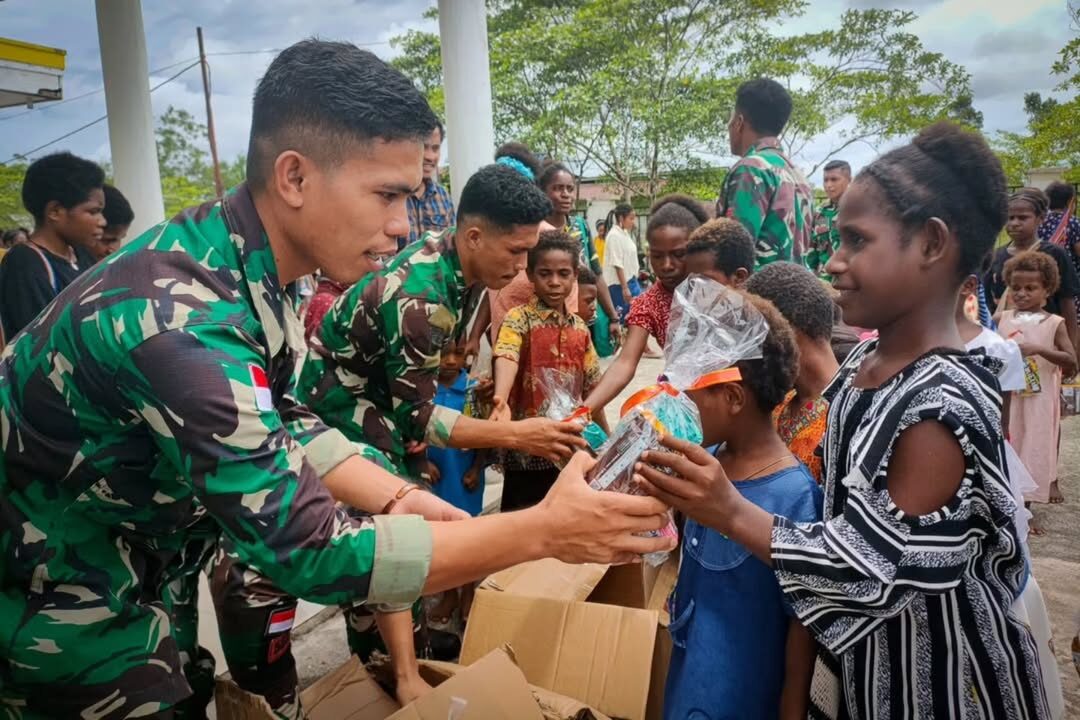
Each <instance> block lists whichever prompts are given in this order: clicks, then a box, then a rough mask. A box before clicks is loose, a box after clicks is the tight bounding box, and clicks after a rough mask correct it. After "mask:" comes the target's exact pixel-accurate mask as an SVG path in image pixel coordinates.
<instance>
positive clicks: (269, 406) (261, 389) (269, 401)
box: [248, 365, 274, 410]
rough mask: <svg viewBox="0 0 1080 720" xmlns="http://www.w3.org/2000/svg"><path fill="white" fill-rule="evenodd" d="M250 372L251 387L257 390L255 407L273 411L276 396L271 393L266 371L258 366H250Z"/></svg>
mask: <svg viewBox="0 0 1080 720" xmlns="http://www.w3.org/2000/svg"><path fill="white" fill-rule="evenodd" d="M248 371H249V372H250V373H251V385H252V387H254V388H255V407H257V408H258V409H260V410H273V409H274V396H273V394H272V393H271V392H270V381H269V380H268V379H267V377H266V371H265V370H263V369H262V368H261V367H259V366H258V365H248Z"/></svg>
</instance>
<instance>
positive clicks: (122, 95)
mask: <svg viewBox="0 0 1080 720" xmlns="http://www.w3.org/2000/svg"><path fill="white" fill-rule="evenodd" d="M95 5H96V8H97V28H98V42H99V44H100V45H101V71H102V74H103V75H104V76H105V108H106V111H107V112H108V114H109V146H110V147H111V149H112V164H113V180H114V182H115V183H116V187H117V188H118V189H119V190H120V192H122V193H124V195H125V196H126V197H127V199H128V201H129V202H130V203H131V209H132V210H134V211H135V222H133V223H132V225H131V229H130V230H129V231H128V239H129V240H130V239H133V238H135V237H138V236H139V235H140V234H142V232H143V231H144V230H146V229H147V228H150V227H151V226H153V225H156V224H158V223H159V222H161V221H162V220H164V219H165V207H164V202H163V200H162V198H161V172H160V170H159V169H158V160H157V145H156V144H155V143H154V115H153V112H152V111H151V109H150V71H149V66H148V65H147V60H146V35H145V34H144V33H143V19H142V6H141V4H140V0H95Z"/></svg>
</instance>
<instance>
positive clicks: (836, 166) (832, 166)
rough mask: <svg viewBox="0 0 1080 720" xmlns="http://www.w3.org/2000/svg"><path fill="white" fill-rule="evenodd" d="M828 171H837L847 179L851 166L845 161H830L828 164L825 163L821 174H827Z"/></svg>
mask: <svg viewBox="0 0 1080 720" xmlns="http://www.w3.org/2000/svg"><path fill="white" fill-rule="evenodd" d="M830 170H839V171H841V172H842V173H844V174H846V175H847V176H848V177H851V165H850V164H849V163H848V161H847V160H830V161H829V162H827V163H825V169H824V171H823V172H829V171H830Z"/></svg>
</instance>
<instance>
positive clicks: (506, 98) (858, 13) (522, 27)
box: [394, 0, 977, 198]
mask: <svg viewBox="0 0 1080 720" xmlns="http://www.w3.org/2000/svg"><path fill="white" fill-rule="evenodd" d="M807 7H808V3H806V2H804V1H803V0H752V1H749V2H743V3H732V2H728V1H727V0H695V1H692V2H675V0H563V1H561V2H558V3H555V2H550V0H490V1H489V3H488V8H489V16H488V35H489V43H490V47H491V75H492V94H493V101H494V112H495V128H496V134H497V135H498V137H500V138H516V139H520V140H523V141H525V142H527V143H529V144H530V145H532V146H533V147H534V149H535V150H537V151H538V152H540V153H543V154H548V155H552V156H556V157H559V158H561V159H563V160H565V161H568V162H569V163H570V164H571V165H572V167H573V168H574V169H576V170H578V171H579V172H580V171H591V173H592V174H600V175H603V176H604V177H606V178H608V179H609V181H610V183H611V185H612V186H613V187H615V188H617V189H619V190H621V191H622V193H623V194H624V196H631V195H634V194H641V195H645V196H647V197H650V198H652V197H655V195H656V194H657V193H658V192H659V191H660V190H661V188H662V187H664V182H665V181H664V178H666V177H668V176H673V175H676V174H678V173H679V172H680V171H685V170H693V169H695V168H697V167H699V166H700V165H701V164H702V162H705V163H706V164H710V163H711V164H715V161H716V159H717V158H718V156H726V155H727V141H726V122H727V118H728V116H729V114H730V112H731V107H732V104H733V96H734V91H735V88H736V87H737V85H738V83H739V81H740V80H742V79H745V78H747V77H754V76H757V75H768V76H771V77H774V78H777V79H778V80H780V81H781V82H784V83H786V84H787V85H788V87H789V88H790V89H791V90H792V94H793V96H794V101H795V107H796V109H795V113H794V116H793V121H792V123H791V125H790V127H789V129H788V132H787V133H786V135H785V138H784V139H785V141H787V142H788V143H789V146H790V147H792V149H793V150H794V151H795V154H800V153H803V152H804V151H807V150H808V149H809V147H810V143H811V141H814V140H816V139H818V138H820V137H821V136H822V135H823V134H824V133H826V132H827V131H831V132H830V136H837V135H838V136H839V141H838V142H837V144H836V146H834V147H832V148H828V149H826V150H825V151H824V152H820V151H819V152H817V153H816V154H815V156H814V157H813V158H812V160H813V161H814V162H816V163H817V164H818V165H819V164H821V163H822V162H824V161H825V160H827V159H828V158H829V157H832V156H833V155H835V154H836V153H837V152H840V151H842V150H843V149H844V148H846V147H848V146H849V145H851V144H854V143H856V142H870V143H874V142H878V141H880V140H882V139H886V138H891V137H895V136H898V135H904V134H910V133H911V132H913V131H914V130H915V129H917V128H918V127H921V126H922V125H923V124H925V123H926V122H927V121H929V120H932V119H935V118H938V117H943V116H947V115H949V114H950V106H951V105H955V102H956V99H958V98H962V97H963V96H964V95H965V94H966V95H967V96H968V98H970V87H969V79H968V75H967V73H966V72H965V71H964V70H963V69H962V68H960V67H959V66H957V65H955V64H953V63H951V62H949V61H948V60H946V59H945V58H944V57H943V56H941V55H940V54H938V53H930V52H928V51H926V50H925V49H924V48H923V47H922V44H921V42H920V41H919V39H918V38H917V37H916V36H914V35H912V34H911V33H908V32H906V31H905V27H906V26H907V25H909V24H910V23H911V22H913V21H914V19H915V15H914V14H913V13H909V12H901V11H883V10H850V11H848V12H845V13H844V14H843V15H842V17H841V20H840V25H839V27H838V28H836V29H831V30H826V31H823V32H819V33H810V34H805V35H798V36H785V35H783V34H781V33H780V32H778V31H782V29H783V25H784V23H785V22H786V21H787V20H789V19H790V18H792V17H795V16H798V15H800V14H801V13H802V12H803V11H804V9H805V8H807ZM433 15H434V11H432V13H430V14H429V17H431V16H433ZM394 43H395V45H396V47H397V48H398V49H400V50H401V53H402V54H401V55H400V56H399V57H398V58H397V59H396V60H395V61H394V62H395V64H396V65H397V66H398V67H399V68H400V69H402V70H403V71H404V72H406V73H407V74H408V75H409V76H410V77H412V78H413V79H414V81H415V82H416V83H417V84H418V86H419V87H420V88H421V90H423V91H424V92H425V93H427V94H428V97H429V99H430V100H431V102H432V104H433V105H434V106H436V108H439V107H441V103H442V95H441V93H442V75H441V61H440V57H439V39H438V36H437V35H434V34H431V33H423V32H418V31H411V32H409V33H406V34H405V35H403V36H401V37H398V38H395V40H394ZM967 108H968V109H969V110H970V112H969V111H968V110H965V107H964V105H963V104H962V103H961V104H960V105H958V106H956V107H954V108H952V112H953V113H957V114H965V116H966V118H967V120H968V121H970V120H973V119H975V118H976V117H977V115H975V113H977V111H975V110H974V108H972V107H971V106H970V102H968V104H967ZM451 132H453V128H451ZM803 159H804V160H805V159H807V158H803ZM815 167H816V165H815ZM714 192H715V190H714Z"/></svg>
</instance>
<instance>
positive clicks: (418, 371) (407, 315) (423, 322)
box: [351, 290, 461, 448]
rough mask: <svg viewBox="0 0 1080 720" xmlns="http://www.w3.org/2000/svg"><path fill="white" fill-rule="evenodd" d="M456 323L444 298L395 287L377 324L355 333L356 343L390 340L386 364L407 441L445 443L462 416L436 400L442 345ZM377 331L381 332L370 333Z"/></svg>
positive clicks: (396, 420) (381, 308) (398, 421)
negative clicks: (405, 292)
mask: <svg viewBox="0 0 1080 720" xmlns="http://www.w3.org/2000/svg"><path fill="white" fill-rule="evenodd" d="M456 323H457V317H456V316H455V314H454V311H453V310H451V309H450V308H449V307H447V306H446V305H444V304H443V303H441V302H438V301H435V300H431V299H427V298H421V297H415V296H408V295H405V296H403V295H401V294H398V293H397V292H396V291H393V290H390V295H389V297H388V296H387V295H386V294H385V293H384V296H383V301H382V302H381V303H380V306H379V313H378V317H377V320H376V322H375V323H374V324H373V326H365V328H366V329H365V330H364V331H363V332H362V333H361V335H360V336H354V337H352V338H351V342H352V345H353V346H354V347H364V346H365V345H364V343H371V342H382V343H384V344H385V346H386V353H385V358H384V366H385V368H386V382H387V386H388V387H389V388H390V395H391V397H392V398H393V403H394V411H393V416H394V424H395V425H396V426H397V429H398V431H399V432H400V433H401V437H402V440H403V441H404V442H408V441H410V440H415V441H416V442H427V443H428V444H430V445H432V446H433V447H438V448H444V447H446V446H447V443H448V442H449V440H450V434H451V433H452V432H453V429H454V424H455V423H456V422H457V419H458V418H459V417H460V416H461V413H460V412H458V411H457V410H452V409H450V408H447V407H443V406H439V405H436V404H435V394H436V392H437V391H438V387H439V383H438V380H439V361H440V358H441V356H442V348H443V345H444V344H445V343H446V340H447V339H448V338H450V337H451V336H452V335H453V333H454V326H455V325H456ZM355 327H356V325H354V328H355ZM371 330H375V331H376V332H378V333H379V334H380V335H381V337H379V338H372V337H368V335H369V334H370V331H371Z"/></svg>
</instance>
